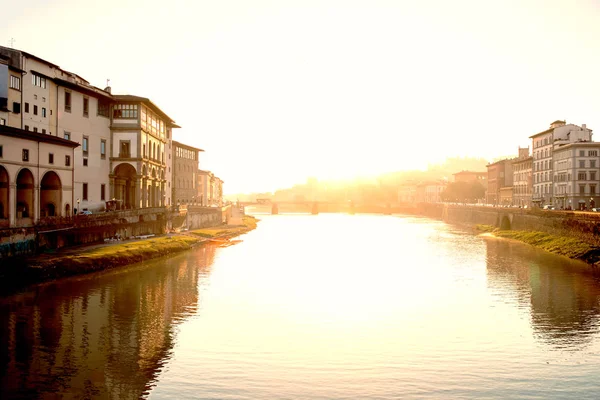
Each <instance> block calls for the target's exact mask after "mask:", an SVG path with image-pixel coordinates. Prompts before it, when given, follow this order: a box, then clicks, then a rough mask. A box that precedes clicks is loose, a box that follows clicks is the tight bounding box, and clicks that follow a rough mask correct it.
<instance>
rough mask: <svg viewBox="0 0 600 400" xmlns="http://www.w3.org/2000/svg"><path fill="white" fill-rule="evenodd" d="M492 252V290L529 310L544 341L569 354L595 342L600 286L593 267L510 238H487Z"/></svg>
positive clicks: (535, 330)
mask: <svg viewBox="0 0 600 400" xmlns="http://www.w3.org/2000/svg"><path fill="white" fill-rule="evenodd" d="M486 249H487V258H486V261H487V276H488V286H489V288H490V290H491V291H492V293H494V294H497V295H499V296H500V297H502V299H503V300H504V301H505V302H509V303H511V302H514V303H515V304H517V305H518V306H519V307H520V308H523V309H528V310H529V313H530V320H531V326H532V328H533V333H534V335H535V337H536V338H537V339H538V340H540V341H541V342H544V343H547V344H549V345H552V346H553V347H555V348H559V349H569V350H578V349H580V348H581V347H583V346H585V345H587V344H589V343H591V342H592V340H593V339H594V336H593V335H594V334H596V333H597V332H598V331H599V318H598V317H599V315H600V303H599V300H600V285H599V284H598V277H597V276H595V273H594V271H593V270H592V269H591V268H590V267H589V266H587V265H586V264H584V263H580V262H577V261H571V260H568V259H566V258H562V257H556V256H554V255H551V254H549V253H546V252H543V251H539V250H536V249H534V248H531V247H529V246H524V245H522V244H519V243H514V242H510V241H505V240H497V239H487V240H486Z"/></svg>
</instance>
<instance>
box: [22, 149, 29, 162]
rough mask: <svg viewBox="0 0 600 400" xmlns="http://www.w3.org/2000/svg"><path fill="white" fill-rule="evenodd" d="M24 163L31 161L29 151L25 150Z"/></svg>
mask: <svg viewBox="0 0 600 400" xmlns="http://www.w3.org/2000/svg"><path fill="white" fill-rule="evenodd" d="M23 161H29V150H28V149H23Z"/></svg>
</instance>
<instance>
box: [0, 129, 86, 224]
mask: <svg viewBox="0 0 600 400" xmlns="http://www.w3.org/2000/svg"><path fill="white" fill-rule="evenodd" d="M77 146H78V144H77V143H74V142H72V141H69V140H65V139H62V138H58V137H56V136H50V135H44V134H41V133H38V132H31V131H25V130H22V129H19V128H13V127H9V126H6V125H2V126H0V226H2V227H25V226H31V225H34V224H36V223H38V222H39V221H40V220H43V219H45V218H49V217H68V216H70V215H72V209H73V205H74V201H75V199H74V192H73V180H74V172H73V169H74V166H73V157H74V149H75V148H76V147H77Z"/></svg>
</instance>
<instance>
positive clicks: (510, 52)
mask: <svg viewBox="0 0 600 400" xmlns="http://www.w3.org/2000/svg"><path fill="white" fill-rule="evenodd" d="M0 9H1V10H2V14H3V22H2V24H1V25H0V41H1V43H0V44H2V45H4V46H7V45H8V43H9V39H10V38H11V37H12V38H15V39H16V42H15V43H14V47H15V48H18V49H22V50H25V51H28V52H30V53H33V54H35V55H37V56H39V57H41V58H45V59H47V60H48V61H51V62H53V63H56V64H58V65H60V66H61V67H62V68H64V69H67V70H70V71H72V72H76V73H77V74H79V75H81V76H83V77H84V78H86V79H87V80H89V81H90V82H91V83H92V84H93V85H95V86H99V87H104V86H105V84H106V79H107V78H110V82H111V86H112V89H113V93H119V94H135V95H140V96H146V97H149V98H150V99H152V100H153V101H154V102H155V103H156V104H157V105H158V106H159V107H161V108H162V109H163V110H164V111H165V112H167V114H169V115H170V116H171V117H172V118H173V119H175V121H177V123H179V124H180V125H182V126H183V128H182V129H180V130H177V131H176V133H175V135H174V138H175V139H176V140H179V141H182V142H185V143H188V144H191V145H194V146H198V147H200V148H203V149H205V150H206V152H205V153H203V154H202V156H201V161H200V163H201V165H200V166H201V168H203V169H209V170H212V171H213V172H215V173H216V174H217V175H218V176H220V177H222V178H223V179H224V180H225V186H224V189H225V192H226V193H236V192H244V191H263V190H266V191H269V190H273V189H275V188H277V187H280V186H291V185H292V184H294V183H297V182H302V181H304V180H305V179H306V177H307V176H317V177H321V178H336V177H349V176H352V175H355V174H362V175H370V174H376V173H379V172H386V171H394V170H400V169H406V168H414V167H417V168H418V167H424V166H426V164H427V163H428V162H437V161H440V160H442V159H443V158H444V157H445V156H446V155H448V156H455V155H471V156H483V157H486V158H488V159H492V158H494V157H496V156H498V155H508V154H515V155H516V152H517V147H518V146H519V145H527V144H528V136H530V135H532V134H534V133H537V132H539V131H542V130H544V129H546V128H547V127H548V126H549V123H550V122H552V121H554V120H556V119H566V120H567V122H572V123H576V124H582V123H586V124H587V125H588V127H589V128H591V129H593V130H595V131H596V132H600V114H599V112H600V78H599V77H600V24H599V23H598V21H600V2H598V1H592V0H587V1H586V0H581V1H577V0H565V1H553V0H516V1H512V0H502V1H495V2H492V1H485V0H453V1H447V0H419V1H417V0H414V1H400V0H398V1H391V0H390V1H383V0H364V1H352V0H339V1H334V0H331V1H327V0H320V1H311V0H297V1H296V0H288V1H286V0H279V1H276V0H273V1H267V0H253V1H250V0H240V1H227V0H214V1H203V0H196V1H182V0H169V1H163V0H161V1H152V0H131V1H128V0H104V1H96V2H88V1H81V0H56V1H43V0H29V1H27V2H25V3H22V4H21V3H18V2H14V1H8V0H0ZM598 140H600V139H598Z"/></svg>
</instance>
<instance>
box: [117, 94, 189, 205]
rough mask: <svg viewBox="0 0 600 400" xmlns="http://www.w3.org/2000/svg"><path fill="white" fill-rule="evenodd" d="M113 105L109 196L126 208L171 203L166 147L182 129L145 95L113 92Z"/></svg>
mask: <svg viewBox="0 0 600 400" xmlns="http://www.w3.org/2000/svg"><path fill="white" fill-rule="evenodd" d="M113 98H114V103H113V105H112V107H111V111H112V112H111V125H110V128H111V145H110V171H111V173H110V175H109V178H110V197H111V199H115V200H117V201H119V202H120V203H121V204H122V207H124V208H126V209H127V208H147V207H165V206H168V205H169V204H168V198H167V192H168V191H170V190H171V189H170V188H171V187H172V182H170V181H168V179H167V178H168V177H169V175H168V174H167V173H168V168H167V161H168V159H167V157H166V155H167V150H166V149H168V148H169V147H170V146H172V143H171V142H172V136H171V135H172V128H179V126H178V125H177V124H175V121H173V120H172V119H171V118H170V117H169V116H168V115H167V114H165V113H164V112H163V111H162V110H161V109H160V108H158V107H157V106H156V105H155V104H154V103H152V102H151V101H150V100H149V99H147V98H145V97H139V96H132V95H114V96H113Z"/></svg>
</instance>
